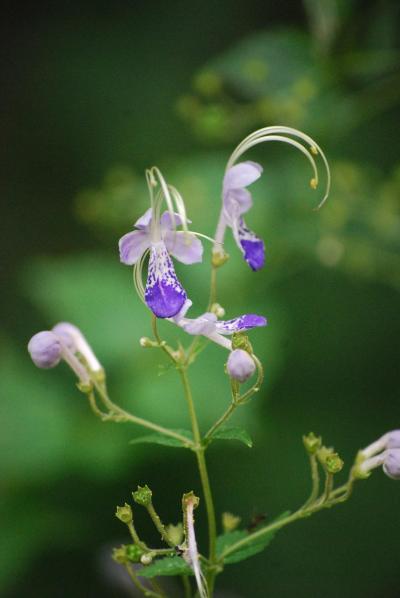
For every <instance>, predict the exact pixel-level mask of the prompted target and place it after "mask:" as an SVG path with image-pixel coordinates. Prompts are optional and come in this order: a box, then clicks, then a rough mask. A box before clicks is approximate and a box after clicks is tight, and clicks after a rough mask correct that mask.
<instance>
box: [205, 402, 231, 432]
mask: <svg viewBox="0 0 400 598" xmlns="http://www.w3.org/2000/svg"><path fill="white" fill-rule="evenodd" d="M237 407H238V405H237V404H236V403H233V402H232V403H231V404H230V405H229V407H228V409H227V410H226V411H225V413H223V414H222V415H221V417H220V418H219V419H218V420H217V421H216V422H215V424H213V425H212V426H211V428H210V429H209V430H208V432H207V433H206V435H205V436H204V440H208V439H210V438H212V436H213V435H214V434H215V432H216V431H217V430H218V428H220V427H221V426H222V425H223V424H224V423H225V422H226V421H227V420H228V419H229V418H230V417H231V415H232V414H233V412H234V411H235V409H236V408H237Z"/></svg>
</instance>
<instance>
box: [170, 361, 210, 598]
mask: <svg viewBox="0 0 400 598" xmlns="http://www.w3.org/2000/svg"><path fill="white" fill-rule="evenodd" d="M179 373H180V375H181V379H182V385H183V389H184V394H185V399H186V402H187V405H188V408H189V415H190V421H191V424H192V431H193V438H194V441H195V447H194V449H193V450H194V451H195V453H196V458H197V465H198V468H199V473H200V480H201V485H202V488H203V495H204V500H205V503H206V510H207V518H208V541H209V561H210V564H211V565H213V564H214V563H215V559H216V551H215V549H216V536H217V525H216V519H215V510H214V502H213V498H212V493H211V486H210V480H209V477H208V472H207V464H206V460H205V455H204V450H205V447H204V446H202V441H201V435H200V430H199V424H198V421H197V416H196V410H195V407H194V402H193V397H192V391H191V389H190V384H189V379H188V375H187V371H186V368H185V367H181V368H180V369H179ZM214 580H215V572H214V571H213V570H212V569H211V571H210V572H209V575H208V579H207V584H208V589H209V593H210V596H212V590H213V586H214Z"/></svg>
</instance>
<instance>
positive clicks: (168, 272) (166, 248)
mask: <svg viewBox="0 0 400 598" xmlns="http://www.w3.org/2000/svg"><path fill="white" fill-rule="evenodd" d="M147 181H148V185H149V190H150V197H151V204H152V206H151V208H149V209H148V210H147V211H146V212H145V213H144V214H143V216H142V217H141V218H139V220H137V221H136V223H135V228H136V230H134V231H132V232H130V233H127V234H126V235H124V236H123V237H122V238H121V239H120V241H119V252H120V260H121V262H122V263H123V264H127V265H134V266H135V270H134V273H135V283H136V288H137V290H138V292H139V295H140V296H141V298H142V299H143V300H144V301H145V303H146V304H147V305H148V307H149V308H150V309H151V311H152V312H153V313H154V314H155V315H156V316H157V317H158V318H171V317H173V316H175V315H176V314H177V313H178V312H179V311H180V310H181V309H182V306H183V305H184V303H185V301H186V299H187V295H186V292H185V289H184V288H183V287H182V285H181V283H180V282H179V280H178V277H177V275H176V273H175V269H174V265H173V262H172V259H171V257H170V256H171V255H172V256H173V257H175V258H176V259H177V260H179V261H180V262H182V263H183V264H194V263H196V262H201V260H202V255H203V246H202V244H201V242H200V240H199V239H198V238H197V237H196V234H195V233H192V232H190V231H189V230H188V229H187V224H188V223H189V222H190V221H189V220H188V219H187V218H186V211H185V207H184V203H183V200H182V198H181V196H180V194H179V193H178V191H177V190H176V189H175V188H174V187H172V186H170V185H167V183H166V182H165V180H164V178H163V177H162V175H161V173H160V172H159V170H158V169H152V170H150V171H148V172H147ZM156 188H157V193H155V189H156ZM163 200H165V201H166V203H167V206H168V211H165V212H164V213H162V214H161V204H162V201H163ZM173 201H174V202H175V206H176V209H177V211H175V210H174V209H173ZM177 226H182V227H183V230H179V231H178V230H176V228H177ZM147 253H149V254H150V256H149V265H148V276H147V284H146V288H145V289H144V288H143V282H142V269H143V262H144V258H145V257H146V255H147Z"/></svg>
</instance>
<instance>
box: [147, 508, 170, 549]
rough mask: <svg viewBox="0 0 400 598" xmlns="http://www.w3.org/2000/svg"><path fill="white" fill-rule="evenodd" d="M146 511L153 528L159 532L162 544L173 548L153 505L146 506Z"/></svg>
mask: <svg viewBox="0 0 400 598" xmlns="http://www.w3.org/2000/svg"><path fill="white" fill-rule="evenodd" d="M146 509H147V512H148V514H149V515H150V518H151V520H152V522H153V523H154V526H155V528H156V529H157V531H158V532H159V534H160V536H161V538H162V539H163V540H164V542H165V543H166V544H168V546H171V547H172V548H173V547H174V546H175V544H174V543H173V542H171V539H170V537H169V536H168V533H167V530H166V529H165V526H164V524H163V522H162V521H161V519H160V517H159V515H158V513H157V512H156V510H155V508H154V506H153V503H149V504H148V505H146Z"/></svg>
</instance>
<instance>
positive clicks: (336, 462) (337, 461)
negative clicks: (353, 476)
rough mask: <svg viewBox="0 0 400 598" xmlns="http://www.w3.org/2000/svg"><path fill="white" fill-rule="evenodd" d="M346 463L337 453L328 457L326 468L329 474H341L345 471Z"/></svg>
mask: <svg viewBox="0 0 400 598" xmlns="http://www.w3.org/2000/svg"><path fill="white" fill-rule="evenodd" d="M343 465H344V462H343V460H342V459H341V458H340V457H339V455H338V454H337V453H332V454H330V455H327V457H326V459H325V466H326V469H327V471H328V472H329V473H339V471H341V470H342V469H343Z"/></svg>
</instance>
